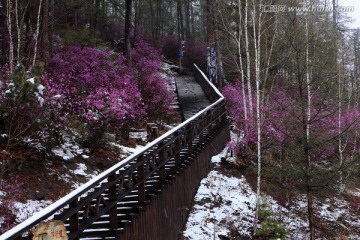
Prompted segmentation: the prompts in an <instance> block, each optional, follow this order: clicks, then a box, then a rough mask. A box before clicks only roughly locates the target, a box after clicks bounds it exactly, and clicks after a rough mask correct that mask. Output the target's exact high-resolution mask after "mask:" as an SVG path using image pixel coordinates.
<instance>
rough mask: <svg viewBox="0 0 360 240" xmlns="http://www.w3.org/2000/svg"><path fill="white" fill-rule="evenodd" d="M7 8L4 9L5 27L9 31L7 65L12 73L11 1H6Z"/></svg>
mask: <svg viewBox="0 0 360 240" xmlns="http://www.w3.org/2000/svg"><path fill="white" fill-rule="evenodd" d="M6 3H7V8H6V10H7V11H6V15H7V27H8V31H9V64H10V72H12V71H13V63H14V42H13V36H12V21H11V17H12V14H11V11H12V9H11V6H12V1H11V0H7V2H6Z"/></svg>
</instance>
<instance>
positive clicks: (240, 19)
mask: <svg viewBox="0 0 360 240" xmlns="http://www.w3.org/2000/svg"><path fill="white" fill-rule="evenodd" d="M238 7H239V38H238V41H237V44H238V51H239V64H240V75H241V91H242V96H243V105H244V106H243V107H244V118H245V129H246V131H247V119H248V114H247V102H246V93H245V76H244V68H243V62H242V58H241V36H242V29H241V26H242V13H241V0H238Z"/></svg>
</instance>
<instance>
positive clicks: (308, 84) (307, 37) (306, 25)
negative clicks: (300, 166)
mask: <svg viewBox="0 0 360 240" xmlns="http://www.w3.org/2000/svg"><path fill="white" fill-rule="evenodd" d="M305 31H306V89H307V113H306V142H307V144H309V143H310V120H311V86H310V84H311V82H310V71H309V30H308V22H307V20H306V22H305ZM310 163H311V159H310V156H308V164H309V166H310Z"/></svg>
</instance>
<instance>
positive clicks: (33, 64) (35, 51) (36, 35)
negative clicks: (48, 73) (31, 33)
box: [30, 0, 43, 70]
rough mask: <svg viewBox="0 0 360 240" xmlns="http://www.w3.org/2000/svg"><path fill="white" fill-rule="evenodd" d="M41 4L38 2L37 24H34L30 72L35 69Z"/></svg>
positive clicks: (41, 0)
mask: <svg viewBox="0 0 360 240" xmlns="http://www.w3.org/2000/svg"><path fill="white" fill-rule="evenodd" d="M42 2H43V0H40V3H39V10H38V15H37V22H36V33H35V47H34V58H33V62H32V65H31V67H30V70H31V69H33V68H34V67H35V63H36V57H37V51H38V49H37V46H38V39H39V33H40V15H41V6H42Z"/></svg>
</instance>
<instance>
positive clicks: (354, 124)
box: [223, 85, 360, 160]
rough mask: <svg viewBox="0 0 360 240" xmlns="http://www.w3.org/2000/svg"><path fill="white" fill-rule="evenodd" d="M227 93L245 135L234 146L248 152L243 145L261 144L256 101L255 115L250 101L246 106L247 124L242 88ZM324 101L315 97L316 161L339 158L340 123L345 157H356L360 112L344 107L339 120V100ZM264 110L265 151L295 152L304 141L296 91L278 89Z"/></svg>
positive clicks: (230, 108) (233, 115)
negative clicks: (258, 133)
mask: <svg viewBox="0 0 360 240" xmlns="http://www.w3.org/2000/svg"><path fill="white" fill-rule="evenodd" d="M223 94H224V96H225V99H226V103H227V106H228V112H229V116H230V118H231V120H232V123H233V124H234V126H235V127H236V129H237V130H238V132H239V133H240V132H244V133H245V134H244V137H243V138H242V139H241V141H240V142H239V143H238V144H237V146H235V145H234V143H232V144H230V146H232V148H236V149H234V150H235V152H239V149H244V147H243V146H249V145H252V146H255V144H256V143H257V129H256V127H257V126H256V120H255V114H256V101H255V99H254V100H253V116H251V115H250V111H251V109H250V108H249V102H247V103H246V106H247V108H248V109H247V113H248V119H247V120H246V121H245V116H244V105H245V104H243V98H242V91H241V86H239V85H234V86H227V87H225V88H224V91H223ZM254 95H255V94H253V96H254ZM323 99H324V97H322V96H321V95H320V94H313V96H312V108H311V116H312V118H311V122H310V129H311V130H310V138H311V144H313V145H314V146H316V147H312V148H311V154H312V155H313V156H316V159H328V160H329V159H332V158H337V155H336V154H337V151H338V146H337V143H338V142H337V139H338V137H339V121H340V125H341V127H340V132H341V134H340V136H341V137H343V138H344V140H345V142H346V145H344V146H343V148H344V149H343V151H344V154H349V155H350V154H352V152H354V149H356V148H357V147H356V146H358V145H359V141H356V130H357V129H359V127H360V122H359V120H360V111H359V110H357V109H356V108H354V107H351V106H347V107H344V108H341V116H340V119H339V109H338V108H337V107H336V106H338V105H337V102H336V100H327V101H326V102H324V101H323ZM260 111H261V116H262V119H261V129H262V130H261V134H262V136H261V138H262V141H263V142H262V147H263V150H269V151H271V152H280V151H283V150H284V149H288V150H290V151H292V150H291V149H294V146H296V145H297V144H299V141H301V139H303V137H304V136H303V134H304V133H303V125H304V122H303V121H304V119H303V116H302V114H303V112H302V110H301V103H300V102H299V96H297V94H296V92H293V91H291V89H286V90H285V89H281V88H278V89H274V90H273V92H272V94H271V96H270V98H269V101H268V102H267V103H266V105H265V106H261V107H260Z"/></svg>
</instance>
